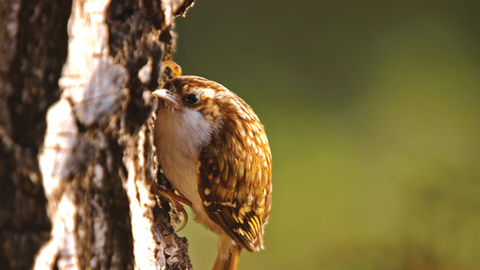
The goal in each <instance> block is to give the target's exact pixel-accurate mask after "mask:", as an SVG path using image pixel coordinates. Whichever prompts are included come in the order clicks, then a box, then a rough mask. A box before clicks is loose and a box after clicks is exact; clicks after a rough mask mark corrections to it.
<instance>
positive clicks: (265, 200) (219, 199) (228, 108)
mask: <svg viewBox="0 0 480 270" xmlns="http://www.w3.org/2000/svg"><path fill="white" fill-rule="evenodd" d="M152 93H153V95H154V96H156V97H157V98H158V99H159V109H158V111H157V116H156V119H155V120H154V144H155V148H156V155H157V160H158V162H159V163H160V165H161V168H162V171H163V173H164V175H165V176H166V178H167V179H168V180H169V182H170V183H171V184H172V186H173V188H174V189H175V190H176V192H177V193H173V192H170V191H168V190H164V189H163V188H156V190H157V191H159V189H163V190H160V192H159V193H160V194H161V195H162V196H167V197H169V199H170V200H174V201H175V203H176V205H178V201H180V202H182V203H185V204H187V205H188V206H190V207H191V209H192V211H193V213H194V215H195V221H197V222H198V223H201V224H203V225H204V226H205V227H206V228H208V229H209V230H211V231H212V232H214V233H215V234H217V235H218V236H219V240H218V247H217V255H216V257H215V261H214V264H213V267H212V270H235V269H237V267H238V261H239V256H240V252H241V251H242V250H243V249H245V250H247V251H249V252H255V251H259V250H261V249H263V248H264V245H263V236H264V228H265V225H266V224H267V222H268V219H269V216H270V208H271V200H272V198H271V194H272V157H271V152H270V145H269V142H268V139H267V136H266V133H265V128H264V126H263V125H262V124H261V122H260V120H259V118H258V117H257V115H256V114H255V113H254V111H253V110H252V108H251V107H250V106H249V105H248V104H247V103H245V101H243V100H242V99H241V98H240V97H238V96H237V95H236V94H235V93H233V92H232V91H230V90H228V89H227V88H226V87H224V86H223V85H221V84H219V83H217V82H214V81H211V80H208V79H205V78H202V77H198V76H181V75H179V76H176V77H174V78H171V79H170V80H168V81H166V82H165V83H164V84H163V85H162V87H161V88H160V89H157V90H155V91H153V92H152Z"/></svg>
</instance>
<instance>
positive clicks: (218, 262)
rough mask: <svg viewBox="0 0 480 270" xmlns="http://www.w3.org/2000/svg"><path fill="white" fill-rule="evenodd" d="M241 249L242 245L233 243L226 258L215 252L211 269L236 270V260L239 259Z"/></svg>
mask: <svg viewBox="0 0 480 270" xmlns="http://www.w3.org/2000/svg"><path fill="white" fill-rule="evenodd" d="M241 251H242V247H241V246H240V245H238V244H237V245H234V246H233V248H232V252H231V253H230V255H228V258H227V259H226V260H225V259H223V258H222V255H221V254H219V253H217V256H216V257H215V262H214V263H213V267H212V270H237V267H238V260H239V259H240V252H241Z"/></svg>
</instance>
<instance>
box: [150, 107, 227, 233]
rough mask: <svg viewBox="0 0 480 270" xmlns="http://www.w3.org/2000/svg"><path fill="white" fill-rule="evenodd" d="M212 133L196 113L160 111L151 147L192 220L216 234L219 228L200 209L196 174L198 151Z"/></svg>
mask: <svg viewBox="0 0 480 270" xmlns="http://www.w3.org/2000/svg"><path fill="white" fill-rule="evenodd" d="M212 130H213V129H212V127H211V125H210V123H209V122H207V121H205V119H204V117H203V115H202V114H201V113H200V112H199V111H195V110H191V109H184V110H172V109H169V108H162V109H160V111H159V113H158V116H157V119H156V120H155V147H156V148H157V158H158V161H159V163H160V164H161V166H162V169H163V172H164V174H165V176H166V177H167V179H168V180H169V181H170V182H171V183H172V185H173V187H174V188H175V189H176V190H177V191H178V192H179V193H180V194H181V195H183V196H184V197H185V198H187V199H188V200H189V201H190V202H192V205H193V212H194V213H195V216H196V220H197V221H199V222H202V223H204V224H205V225H206V226H207V227H208V228H209V229H210V230H212V231H214V232H217V233H220V232H221V231H223V230H222V229H221V227H220V226H218V225H217V224H215V223H213V222H212V221H211V220H210V218H209V217H208V215H207V213H206V212H205V210H204V209H203V204H202V200H201V198H200V195H199V194H198V183H197V172H196V168H197V160H198V156H199V153H200V150H201V149H202V148H203V147H205V146H206V145H207V144H208V143H209V142H210V139H211V136H212V135H211V133H212Z"/></svg>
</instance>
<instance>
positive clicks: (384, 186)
mask: <svg viewBox="0 0 480 270" xmlns="http://www.w3.org/2000/svg"><path fill="white" fill-rule="evenodd" d="M176 21H177V28H176V31H177V33H178V46H177V53H176V54H175V58H174V59H175V61H176V62H177V63H178V64H180V65H181V66H182V68H183V72H184V74H185V75H198V76H203V77H206V78H209V79H211V80H215V81H218V82H220V83H221V84H223V85H225V86H226V87H227V88H229V89H230V90H232V91H234V92H236V93H237V94H238V95H239V96H241V97H242V98H243V99H244V100H245V101H246V102H247V103H249V104H250V105H251V106H252V107H253V109H254V110H255V111H256V112H257V114H258V115H259V117H260V119H261V120H262V122H263V124H264V125H265V126H266V130H267V134H268V136H269V140H270V144H271V148H272V154H273V166H274V171H273V181H274V188H273V206H272V213H271V217H270V222H269V224H268V225H267V227H266V235H265V236H266V239H265V244H266V250H264V251H262V252H259V253H255V254H249V253H248V252H243V254H242V257H241V259H240V269H334V270H336V269H339V270H340V269H422V270H423V269H480V2H479V1H471V2H462V1H397V0H395V1H352V0H351V1H304V0H295V1H292V0H290V1H285V0H284V1H258V0H257V1H255V0H241V1H239V0H197V2H196V4H195V6H194V7H193V8H192V9H190V10H189V11H188V13H187V16H186V18H178V19H177V20H176ZM180 234H181V235H184V236H187V238H188V240H189V244H190V254H191V258H192V263H193V265H194V269H201V270H202V269H210V267H211V265H212V262H213V259H214V257H215V252H216V242H217V237H215V236H214V235H213V234H212V233H210V232H208V231H207V230H205V229H203V228H202V227H201V226H200V225H198V224H196V223H194V222H190V223H189V224H188V226H187V228H186V229H184V230H183V231H181V232H180Z"/></svg>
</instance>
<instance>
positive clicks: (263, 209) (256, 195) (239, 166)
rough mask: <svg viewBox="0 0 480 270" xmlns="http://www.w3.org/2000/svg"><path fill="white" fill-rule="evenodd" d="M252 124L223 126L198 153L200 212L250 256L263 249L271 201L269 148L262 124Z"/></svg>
mask: <svg viewBox="0 0 480 270" xmlns="http://www.w3.org/2000/svg"><path fill="white" fill-rule="evenodd" d="M231 118H232V117H231ZM254 120H256V121H245V119H240V118H235V117H233V119H231V121H226V122H224V125H223V128H222V130H220V131H219V132H218V133H217V134H216V135H214V136H213V138H212V141H211V142H210V144H209V145H208V146H207V147H205V148H204V149H203V150H202V151H201V153H200V158H199V163H198V167H197V173H198V179H199V181H198V188H199V193H200V196H201V198H202V203H203V207H204V209H205V211H206V212H207V213H208V215H209V217H210V218H211V219H212V220H213V221H214V222H215V223H217V224H219V225H220V226H221V227H222V228H223V230H224V231H225V232H226V233H227V234H228V235H229V236H230V237H231V238H232V239H233V240H235V241H236V242H237V243H239V244H240V245H241V246H242V247H243V248H245V249H246V250H248V251H250V252H252V251H256V250H259V249H260V248H261V247H262V243H263V239H262V238H263V227H264V225H265V224H266V222H267V221H268V216H269V212H270V201H271V154H270V147H269V145H268V141H267V139H266V136H265V133H264V129H263V126H262V125H261V124H260V123H259V121H258V118H256V116H255V119H254Z"/></svg>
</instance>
